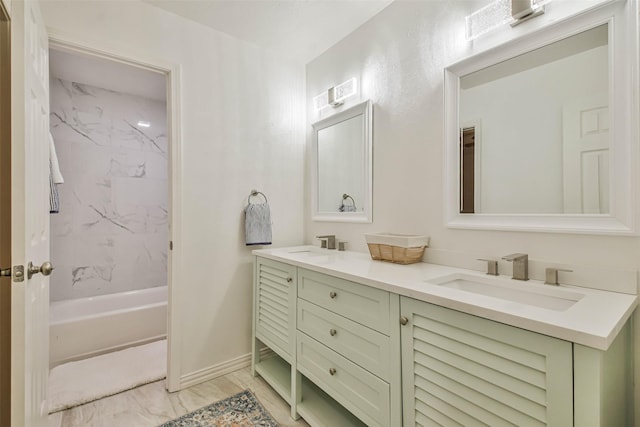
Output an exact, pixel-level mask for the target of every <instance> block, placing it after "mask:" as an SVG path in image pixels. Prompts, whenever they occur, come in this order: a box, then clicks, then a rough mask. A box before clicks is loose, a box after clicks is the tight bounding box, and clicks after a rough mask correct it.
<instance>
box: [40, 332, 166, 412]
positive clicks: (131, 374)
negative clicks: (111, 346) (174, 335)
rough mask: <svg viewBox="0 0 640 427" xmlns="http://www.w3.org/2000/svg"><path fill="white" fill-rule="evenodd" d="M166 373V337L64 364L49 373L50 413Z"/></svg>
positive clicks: (162, 376) (152, 380)
mask: <svg viewBox="0 0 640 427" xmlns="http://www.w3.org/2000/svg"><path fill="white" fill-rule="evenodd" d="M166 372H167V340H161V341H155V342H152V343H149V344H145V345H140V346H137V347H130V348H127V349H124V350H120V351H114V352H112V353H107V354H102V355H100V356H96V357H91V358H89V359H84V360H79V361H77V362H69V363H64V364H62V365H59V366H56V367H55V368H53V369H51V371H50V372H49V413H50V414H51V413H54V412H58V411H62V410H64V409H69V408H72V407H74V406H78V405H82V404H84V403H89V402H93V401H94V400H98V399H102V398H103V397H107V396H111V395H114V394H117V393H121V392H123V391H127V390H131V389H132V388H135V387H138V386H141V385H143V384H148V383H151V382H154V381H158V380H161V379H162V378H164V377H165V376H166Z"/></svg>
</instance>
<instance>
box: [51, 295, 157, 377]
mask: <svg viewBox="0 0 640 427" xmlns="http://www.w3.org/2000/svg"><path fill="white" fill-rule="evenodd" d="M49 336H50V344H49V348H50V353H49V354H50V355H49V361H50V364H51V366H52V367H53V366H56V365H59V364H61V363H65V362H69V361H72V360H79V359H84V358H87V357H91V356H97V355H99V354H103V353H107V352H110V351H116V350H120V349H123V348H126V347H131V346H133V345H140V344H145V343H148V342H151V341H155V340H159V339H163V338H165V337H166V336H167V287H166V286H161V287H157V288H150V289H143V290H139V291H129V292H121V293H118V294H111V295H102V296H97V297H89V298H78V299H73V300H66V301H55V302H52V303H51V305H50V312H49Z"/></svg>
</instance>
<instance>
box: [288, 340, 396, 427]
mask: <svg viewBox="0 0 640 427" xmlns="http://www.w3.org/2000/svg"><path fill="white" fill-rule="evenodd" d="M297 341H298V351H297V355H298V370H299V371H300V372H301V373H302V374H303V375H305V376H306V377H307V378H309V379H310V380H311V381H313V382H314V383H315V384H316V385H318V386H319V387H320V388H322V389H323V390H324V391H325V392H326V393H328V394H329V395H330V396H331V397H332V398H334V399H335V400H336V401H337V402H338V403H340V404H341V405H343V406H344V407H345V408H347V409H348V410H349V411H351V413H353V414H354V415H355V416H357V417H358V418H360V419H361V420H362V421H363V422H365V423H366V424H367V425H368V426H377V427H384V426H389V425H390V394H389V384H387V383H386V382H384V381H382V380H381V379H380V378H378V377H376V376H375V375H373V374H372V373H370V372H368V371H366V370H364V369H362V368H361V367H360V366H358V365H356V364H355V363H353V362H351V361H349V360H347V359H346V358H344V357H342V356H340V355H339V354H338V353H336V352H334V351H332V350H331V349H329V348H328V347H326V346H324V345H322V344H320V343H319V342H317V341H316V340H314V339H313V338H310V337H308V336H307V335H305V334H303V333H302V332H298V340H297Z"/></svg>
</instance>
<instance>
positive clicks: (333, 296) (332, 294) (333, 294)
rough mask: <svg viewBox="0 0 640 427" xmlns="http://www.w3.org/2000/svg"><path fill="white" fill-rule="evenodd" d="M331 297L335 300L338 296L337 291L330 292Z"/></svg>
mask: <svg viewBox="0 0 640 427" xmlns="http://www.w3.org/2000/svg"><path fill="white" fill-rule="evenodd" d="M329 296H330V297H331V299H333V298H335V297H337V296H338V294H337V293H336V292H335V291H331V292H329Z"/></svg>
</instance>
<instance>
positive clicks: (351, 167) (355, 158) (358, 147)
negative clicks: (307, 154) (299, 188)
mask: <svg viewBox="0 0 640 427" xmlns="http://www.w3.org/2000/svg"><path fill="white" fill-rule="evenodd" d="M372 113H373V107H372V103H371V101H365V102H362V103H360V104H357V105H354V106H353V107H350V108H348V109H346V110H344V111H340V112H338V113H336V114H334V115H332V116H330V117H327V118H325V119H323V120H320V121H318V122H316V123H314V124H313V143H312V148H311V150H312V191H311V194H312V199H313V201H312V204H313V218H312V219H313V220H314V221H336V222H371V221H372V211H371V208H372V185H371V184H372V175H371V174H372V171H371V169H372V155H371V154H372V148H373V147H372V145H373V135H372V128H373V123H372V122H373V117H372Z"/></svg>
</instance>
